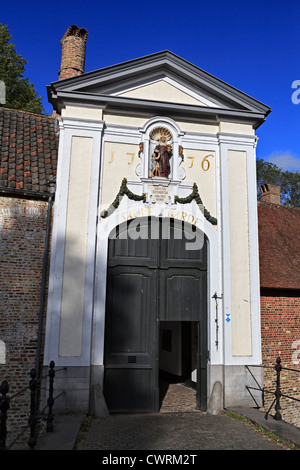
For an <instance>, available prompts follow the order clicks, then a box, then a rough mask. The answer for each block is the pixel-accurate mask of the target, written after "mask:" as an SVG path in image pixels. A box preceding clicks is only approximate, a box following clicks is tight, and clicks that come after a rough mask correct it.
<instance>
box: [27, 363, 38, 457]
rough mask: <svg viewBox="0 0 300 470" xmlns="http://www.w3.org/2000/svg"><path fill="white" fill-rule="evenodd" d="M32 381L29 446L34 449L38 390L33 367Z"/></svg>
mask: <svg viewBox="0 0 300 470" xmlns="http://www.w3.org/2000/svg"><path fill="white" fill-rule="evenodd" d="M30 377H31V379H30V381H29V388H30V416H29V419H28V424H29V427H30V437H29V441H28V446H29V447H30V449H33V448H34V447H35V445H36V435H35V427H36V392H37V380H36V370H35V369H31V371H30Z"/></svg>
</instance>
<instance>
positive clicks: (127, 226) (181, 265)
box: [104, 218, 207, 412]
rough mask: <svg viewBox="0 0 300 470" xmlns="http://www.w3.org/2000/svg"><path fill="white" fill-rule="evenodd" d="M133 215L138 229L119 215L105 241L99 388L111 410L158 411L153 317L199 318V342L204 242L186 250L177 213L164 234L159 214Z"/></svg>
mask: <svg viewBox="0 0 300 470" xmlns="http://www.w3.org/2000/svg"><path fill="white" fill-rule="evenodd" d="M164 220H165V219H164ZM140 222H141V226H140V227H139V229H140V230H141V231H140V232H137V229H136V223H135V224H132V223H130V222H128V223H124V224H122V225H121V226H120V227H119V228H118V230H117V232H116V234H115V236H114V237H113V238H112V239H110V241H109V254H108V273H107V305H106V324H105V362H104V365H105V377H104V395H105V399H106V402H107V406H108V409H109V410H110V412H133V411H134V412H151V411H158V409H159V388H158V367H159V365H158V363H159V358H158V336H159V333H158V326H159V321H160V320H168V321H178V320H180V321H200V318H202V324H201V335H200V337H201V338H202V344H201V346H199V347H200V349H201V348H202V349H203V350H204V349H206V329H207V326H206V320H205V319H206V316H207V315H206V272H207V265H206V263H207V254H206V249H207V246H206V243H204V246H203V247H202V249H201V250H194V251H193V250H186V245H185V243H186V240H185V239H184V237H183V236H182V225H181V224H180V223H177V221H172V222H171V226H170V230H169V232H168V238H162V237H161V235H162V229H163V227H162V222H163V221H162V220H161V219H153V218H152V219H151V221H149V220H148V219H140ZM153 224H156V226H155V229H154V230H153ZM138 234H140V235H142V236H143V237H144V238H142V236H137V235H138ZM153 234H154V236H153ZM146 235H147V236H146ZM151 235H152V237H151ZM203 338H204V339H203ZM205 354H206V350H205ZM205 374H206V370H205V373H204V374H203V373H202V377H204V376H206V375H205ZM199 377H200V376H199ZM199 385H200V381H199ZM201 386H202V388H203V390H204V389H205V387H206V383H205V384H204V383H203V379H202V384H201Z"/></svg>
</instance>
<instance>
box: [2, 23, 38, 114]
mask: <svg viewBox="0 0 300 470" xmlns="http://www.w3.org/2000/svg"><path fill="white" fill-rule="evenodd" d="M11 41H12V35H11V34H10V33H9V30H8V27H7V26H6V25H2V24H1V23H0V80H1V81H3V82H4V84H5V92H6V96H5V104H3V106H5V107H6V108H11V109H18V110H20V111H27V112H31V113H38V114H41V113H44V111H45V110H44V108H43V105H42V101H41V100H42V98H41V97H39V96H38V94H37V91H36V90H35V88H34V85H33V84H32V83H30V82H29V80H28V78H25V77H24V76H23V74H24V72H25V65H26V64H27V62H26V60H25V59H24V58H23V57H22V56H21V55H20V54H17V53H16V50H15V45H14V44H13V43H12V42H11Z"/></svg>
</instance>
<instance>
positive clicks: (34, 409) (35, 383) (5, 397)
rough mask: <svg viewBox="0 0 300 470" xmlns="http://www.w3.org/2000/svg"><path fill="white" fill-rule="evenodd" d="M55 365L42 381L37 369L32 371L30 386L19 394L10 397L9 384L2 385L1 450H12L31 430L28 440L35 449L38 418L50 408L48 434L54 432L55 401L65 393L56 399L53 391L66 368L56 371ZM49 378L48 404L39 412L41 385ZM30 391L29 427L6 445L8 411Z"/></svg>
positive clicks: (29, 444) (47, 425)
mask: <svg viewBox="0 0 300 470" xmlns="http://www.w3.org/2000/svg"><path fill="white" fill-rule="evenodd" d="M54 367H55V363H54V361H51V362H50V369H49V371H48V374H47V375H45V376H43V377H41V378H40V379H37V377H36V375H37V374H36V369H31V371H30V373H29V375H30V380H29V384H28V385H27V386H26V387H24V388H22V389H21V390H19V391H18V392H15V393H14V394H12V395H9V394H8V392H9V384H8V382H7V380H3V381H2V382H1V384H0V394H1V396H0V450H9V449H11V448H12V446H13V445H15V443H16V442H17V441H18V440H19V439H20V438H21V437H22V435H24V433H25V432H26V431H27V430H28V428H29V439H28V447H29V448H30V449H34V447H35V446H36V443H37V424H38V418H39V417H41V416H42V415H43V414H44V412H45V410H46V409H47V408H48V413H47V415H46V430H47V432H51V431H53V419H54V415H53V412H52V411H53V406H54V402H55V400H56V399H57V398H58V397H60V396H61V395H63V394H64V393H65V392H64V391H63V392H61V393H60V394H59V395H57V396H56V397H53V391H54V378H55V373H56V372H58V371H60V370H65V368H62V369H57V370H56V371H55V369H54ZM47 377H48V378H49V393H48V399H47V404H46V406H45V407H44V408H43V409H42V410H41V411H40V412H38V396H39V395H38V394H39V391H40V387H41V383H42V381H43V380H44V379H46V378H47ZM28 390H30V414H29V417H28V425H27V426H26V427H25V429H23V430H22V431H21V432H20V433H19V434H18V435H17V436H16V437H15V438H14V440H13V441H12V442H11V443H10V445H9V446H7V445H6V440H7V434H8V433H7V425H6V422H7V418H8V410H9V409H10V404H11V401H12V400H13V399H15V398H16V397H17V396H19V395H21V394H22V393H24V392H26V391H28Z"/></svg>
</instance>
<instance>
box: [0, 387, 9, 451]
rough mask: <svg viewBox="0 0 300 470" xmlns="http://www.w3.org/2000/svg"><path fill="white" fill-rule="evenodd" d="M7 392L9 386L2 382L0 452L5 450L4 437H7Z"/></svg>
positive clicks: (0, 389)
mask: <svg viewBox="0 0 300 470" xmlns="http://www.w3.org/2000/svg"><path fill="white" fill-rule="evenodd" d="M8 391H9V385H8V382H7V381H6V380H3V381H2V382H1V385H0V393H1V395H2V397H1V398H0V411H1V413H0V450H4V449H5V448H6V436H7V427H6V420H7V410H8V409H9V397H7V393H8Z"/></svg>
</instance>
